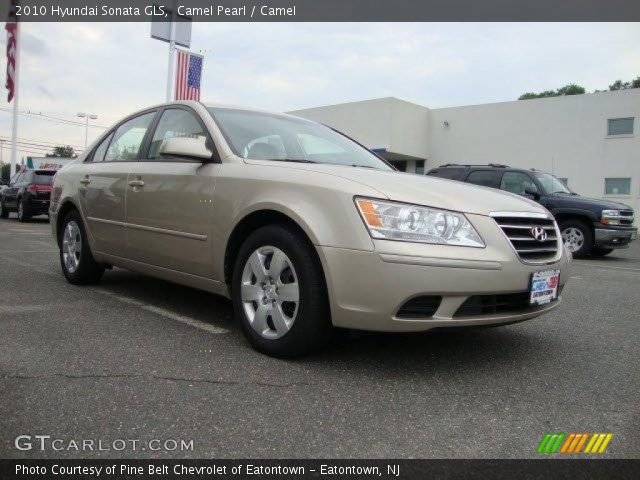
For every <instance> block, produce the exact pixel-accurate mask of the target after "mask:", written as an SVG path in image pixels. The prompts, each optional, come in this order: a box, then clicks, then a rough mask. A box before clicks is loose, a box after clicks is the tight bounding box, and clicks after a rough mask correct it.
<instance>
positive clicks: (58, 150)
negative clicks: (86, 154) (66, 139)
mask: <svg viewBox="0 0 640 480" xmlns="http://www.w3.org/2000/svg"><path fill="white" fill-rule="evenodd" d="M46 156H47V157H62V158H76V157H77V156H78V154H77V153H76V152H75V150H74V149H73V147H71V146H69V145H61V146H58V147H53V151H52V152H51V153H47V155H46Z"/></svg>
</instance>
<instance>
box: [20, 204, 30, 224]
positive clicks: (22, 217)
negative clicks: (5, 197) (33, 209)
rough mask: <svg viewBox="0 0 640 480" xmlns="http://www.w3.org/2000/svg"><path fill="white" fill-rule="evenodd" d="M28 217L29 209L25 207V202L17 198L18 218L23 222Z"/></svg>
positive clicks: (27, 219) (26, 220)
mask: <svg viewBox="0 0 640 480" xmlns="http://www.w3.org/2000/svg"><path fill="white" fill-rule="evenodd" d="M30 218H31V215H30V214H29V209H28V208H27V206H26V205H25V203H24V202H23V201H22V199H21V198H19V199H18V220H19V221H21V222H23V223H24V222H28V221H29V219H30Z"/></svg>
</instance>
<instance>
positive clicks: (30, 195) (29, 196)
mask: <svg viewBox="0 0 640 480" xmlns="http://www.w3.org/2000/svg"><path fill="white" fill-rule="evenodd" d="M55 173H56V172H55V171H53V170H22V171H20V172H18V173H16V174H15V175H14V176H13V177H11V180H9V186H8V187H5V188H4V189H2V191H1V192H0V218H7V217H8V216H9V212H18V220H20V221H21V222H26V221H27V220H29V219H30V218H31V217H33V216H35V215H44V214H46V215H48V214H49V199H50V197H51V185H52V184H53V176H54V175H55Z"/></svg>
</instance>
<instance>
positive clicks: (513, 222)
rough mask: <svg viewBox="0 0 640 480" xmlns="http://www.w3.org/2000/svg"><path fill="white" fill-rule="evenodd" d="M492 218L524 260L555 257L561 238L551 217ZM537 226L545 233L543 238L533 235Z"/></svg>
mask: <svg viewBox="0 0 640 480" xmlns="http://www.w3.org/2000/svg"><path fill="white" fill-rule="evenodd" d="M493 219H494V220H495V221H496V223H497V224H498V226H499V227H500V228H501V229H502V231H503V232H504V234H505V235H506V236H507V238H508V239H509V242H511V245H512V246H513V248H514V250H515V251H516V253H517V254H518V256H519V257H520V258H521V259H522V260H524V261H525V262H532V263H542V262H546V261H550V260H553V259H554V258H556V256H557V254H558V249H559V248H560V245H561V243H560V242H561V239H560V238H559V236H558V230H557V228H556V222H555V221H554V220H553V219H551V218H536V217H521V216H508V215H505V216H494V217H493ZM537 227H539V228H540V229H542V230H543V231H544V232H545V233H546V238H545V239H541V238H540V237H539V238H536V237H535V236H534V233H535V232H534V229H536V228H537Z"/></svg>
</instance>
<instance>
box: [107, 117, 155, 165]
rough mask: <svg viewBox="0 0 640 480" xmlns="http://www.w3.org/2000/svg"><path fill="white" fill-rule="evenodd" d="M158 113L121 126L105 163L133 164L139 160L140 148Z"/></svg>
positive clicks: (116, 132)
mask: <svg viewBox="0 0 640 480" xmlns="http://www.w3.org/2000/svg"><path fill="white" fill-rule="evenodd" d="M155 114H156V112H150V113H145V114H144V115H140V116H138V117H135V118H132V119H131V120H128V121H126V122H125V123H123V124H122V125H120V126H119V127H118V128H117V130H116V131H115V133H114V134H113V140H112V142H111V144H110V145H109V148H108V149H107V154H106V155H105V157H104V161H105V162H132V161H135V160H136V159H137V158H138V152H139V151H140V146H141V145H142V141H143V140H144V136H145V134H146V133H147V129H148V128H149V125H150V124H151V121H152V120H153V117H154V116H155Z"/></svg>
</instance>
